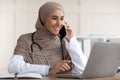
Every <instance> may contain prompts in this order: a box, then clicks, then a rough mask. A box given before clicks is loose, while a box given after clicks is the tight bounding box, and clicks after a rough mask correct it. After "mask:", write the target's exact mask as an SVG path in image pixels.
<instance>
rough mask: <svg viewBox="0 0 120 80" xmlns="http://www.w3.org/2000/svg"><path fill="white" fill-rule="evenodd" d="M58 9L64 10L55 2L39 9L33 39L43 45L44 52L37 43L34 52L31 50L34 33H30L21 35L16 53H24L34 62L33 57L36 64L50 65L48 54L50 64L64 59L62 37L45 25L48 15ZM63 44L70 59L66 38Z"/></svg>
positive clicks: (66, 57)
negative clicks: (54, 33)
mask: <svg viewBox="0 0 120 80" xmlns="http://www.w3.org/2000/svg"><path fill="white" fill-rule="evenodd" d="M56 9H60V10H63V7H62V6H61V5H60V4H58V3H55V2H47V3H45V4H44V5H43V6H41V7H40V9H39V15H38V19H37V22H36V26H35V27H36V32H35V34H34V36H33V39H34V42H35V43H37V44H39V45H40V46H41V48H42V50H43V52H44V54H43V53H41V50H40V49H39V48H38V46H37V45H35V44H34V45H33V46H32V48H33V52H31V44H32V39H31V35H32V33H29V34H24V35H22V36H20V38H19V39H18V41H17V46H16V48H15V51H14V54H15V55H22V56H23V57H24V60H25V61H26V62H28V63H33V61H32V58H33V59H34V62H35V64H43V65H44V64H45V65H48V63H47V61H46V59H45V56H46V57H47V59H48V60H49V64H50V66H53V65H55V63H56V62H57V61H59V60H61V59H62V50H61V42H60V38H59V37H58V36H55V35H53V34H52V33H50V32H49V31H48V30H47V29H46V28H45V27H44V26H43V24H44V22H45V21H46V19H47V17H48V16H49V15H50V14H51V13H52V12H53V11H54V10H56ZM62 44H63V53H64V57H65V59H70V57H69V55H68V52H67V50H66V47H65V42H64V39H63V40H62ZM33 56H34V57H33Z"/></svg>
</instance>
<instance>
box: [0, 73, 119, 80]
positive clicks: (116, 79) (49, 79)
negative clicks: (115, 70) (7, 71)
mask: <svg viewBox="0 0 120 80" xmlns="http://www.w3.org/2000/svg"><path fill="white" fill-rule="evenodd" d="M0 80H120V74H117V75H116V76H115V77H105V78H94V79H93V78H92V79H67V78H52V77H43V78H42V79H0Z"/></svg>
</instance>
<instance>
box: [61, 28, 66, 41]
mask: <svg viewBox="0 0 120 80" xmlns="http://www.w3.org/2000/svg"><path fill="white" fill-rule="evenodd" d="M59 34H60V39H61V40H62V39H63V38H64V37H65V35H66V34H67V32H66V29H65V27H64V26H62V28H61V30H60V32H59Z"/></svg>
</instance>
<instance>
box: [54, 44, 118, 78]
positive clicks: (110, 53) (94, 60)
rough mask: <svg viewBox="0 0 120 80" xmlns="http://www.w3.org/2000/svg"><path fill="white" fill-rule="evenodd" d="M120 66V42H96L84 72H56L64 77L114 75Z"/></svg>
mask: <svg viewBox="0 0 120 80" xmlns="http://www.w3.org/2000/svg"><path fill="white" fill-rule="evenodd" d="M119 66H120V43H110V42H98V43H95V44H94V46H93V48H92V50H91V53H90V57H89V59H88V62H87V65H86V67H85V70H84V72H83V74H55V77H64V78H100V77H112V76H114V75H115V74H116V71H117V69H118V67H119Z"/></svg>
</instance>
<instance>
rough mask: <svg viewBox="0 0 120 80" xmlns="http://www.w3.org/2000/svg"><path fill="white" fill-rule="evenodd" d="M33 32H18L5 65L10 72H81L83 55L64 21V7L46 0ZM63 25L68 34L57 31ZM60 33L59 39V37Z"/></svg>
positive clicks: (83, 65) (83, 62)
mask: <svg viewBox="0 0 120 80" xmlns="http://www.w3.org/2000/svg"><path fill="white" fill-rule="evenodd" d="M35 27H36V31H35V32H34V33H28V34H24V35H21V36H20V37H19V39H18V41H17V45H16V48H15V50H14V55H13V57H12V59H11V61H10V64H9V66H8V71H9V72H10V73H25V72H34V73H39V74H41V75H51V74H56V73H65V72H74V73H81V72H82V71H83V70H84V67H85V65H86V62H87V60H86V57H85V56H84V54H83V53H82V51H81V49H80V46H79V44H78V42H77V40H76V38H75V36H74V35H73V32H72V29H71V28H70V27H69V25H68V24H67V23H66V22H65V21H64V11H63V7H62V6H61V5H60V4H58V3H55V2H47V3H45V4H44V5H42V6H41V7H40V9H39V15H38V19H37V22H36V25H35ZM62 28H65V30H66V32H67V34H66V36H65V38H64V35H63V34H64V33H65V30H64V29H63V31H62V32H63V34H59V32H60V30H61V29H62ZM61 35H62V38H63V39H62V38H61Z"/></svg>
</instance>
